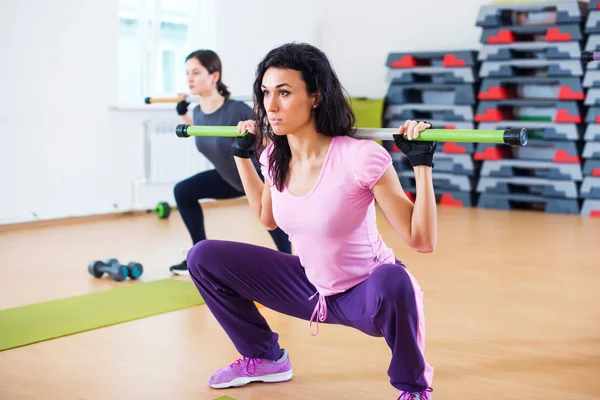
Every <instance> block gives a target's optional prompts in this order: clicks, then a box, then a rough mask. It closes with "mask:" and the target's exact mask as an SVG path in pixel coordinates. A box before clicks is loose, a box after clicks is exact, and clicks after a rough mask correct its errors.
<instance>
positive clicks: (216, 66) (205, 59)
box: [185, 50, 230, 99]
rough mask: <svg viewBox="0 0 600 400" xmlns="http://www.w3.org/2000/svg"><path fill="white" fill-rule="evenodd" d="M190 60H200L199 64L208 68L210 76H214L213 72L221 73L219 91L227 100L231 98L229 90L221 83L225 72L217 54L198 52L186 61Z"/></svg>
mask: <svg viewBox="0 0 600 400" xmlns="http://www.w3.org/2000/svg"><path fill="white" fill-rule="evenodd" d="M190 58H195V59H196V60H198V62H199V63H200V64H202V66H203V67H204V68H206V70H207V71H208V73H209V74H212V73H213V72H218V73H219V81H218V82H217V90H218V91H219V93H220V94H221V96H223V97H225V98H226V99H227V98H229V96H230V93H229V90H227V86H226V85H225V84H224V83H223V82H222V81H221V77H222V76H223V71H222V67H221V59H220V58H219V56H218V55H217V53H215V52H214V51H212V50H196V51H194V52H192V53H190V55H188V56H187V57H186V59H185V61H187V60H189V59H190Z"/></svg>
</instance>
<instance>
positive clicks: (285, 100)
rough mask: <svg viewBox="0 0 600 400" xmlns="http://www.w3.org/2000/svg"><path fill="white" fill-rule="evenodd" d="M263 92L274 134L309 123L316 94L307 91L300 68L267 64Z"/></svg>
mask: <svg viewBox="0 0 600 400" xmlns="http://www.w3.org/2000/svg"><path fill="white" fill-rule="evenodd" d="M262 91H263V95H264V99H263V105H264V107H265V111H266V114H267V118H268V119H269V124H270V125H271V128H272V129H273V132H274V133H275V134H276V135H287V134H290V133H295V132H298V131H300V130H302V129H303V128H304V127H306V126H307V125H309V124H310V123H312V120H313V118H314V113H313V110H314V106H315V97H314V96H310V95H309V94H308V92H307V90H306V83H305V82H304V80H303V79H302V73H301V72H300V71H296V70H293V69H281V68H274V67H270V68H269V69H267V71H266V72H265V74H264V76H263V79H262Z"/></svg>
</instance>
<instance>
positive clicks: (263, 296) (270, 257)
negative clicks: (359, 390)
mask: <svg viewBox="0 0 600 400" xmlns="http://www.w3.org/2000/svg"><path fill="white" fill-rule="evenodd" d="M187 264H188V268H189V271H190V275H191V277H192V279H193V281H194V283H195V284H196V287H197V288H198V291H199V292H200V294H201V296H202V298H203V299H204V301H205V302H206V305H207V306H208V308H209V309H210V311H211V312H212V313H213V315H214V316H215V318H216V319H217V321H218V322H219V324H221V326H222V327H223V329H224V330H225V332H226V333H227V335H229V338H230V339H231V340H232V342H233V344H234V346H235V347H236V349H237V350H238V351H239V352H240V354H241V355H242V356H245V357H252V358H265V359H270V360H276V359H278V358H279V357H280V355H281V349H280V347H279V342H278V339H279V336H278V334H277V333H275V332H273V331H272V330H271V328H270V327H269V325H268V324H267V321H266V320H265V319H264V318H263V316H262V315H261V314H260V312H259V311H258V308H257V307H256V305H255V304H254V301H256V302H258V303H260V304H262V305H264V306H265V307H267V308H270V309H272V310H274V311H277V312H280V313H283V314H286V315H290V316H293V317H297V318H301V319H304V320H307V321H308V320H310V319H311V316H312V314H313V311H314V309H315V306H316V305H317V301H318V296H315V297H314V298H313V299H312V300H309V298H310V297H311V296H313V295H314V294H315V293H316V289H315V287H314V286H313V285H312V284H311V283H310V282H309V281H308V279H307V278H306V274H305V272H304V268H303V267H302V265H301V264H300V261H299V259H298V257H297V256H294V255H290V254H286V253H281V252H278V251H275V250H272V249H268V248H265V247H259V246H255V245H251V244H246V243H237V242H229V241H219V240H203V241H201V242H199V243H197V244H196V245H195V246H194V247H193V248H192V250H190V252H189V253H188V256H187ZM325 299H326V302H327V319H326V320H325V321H324V323H329V324H341V325H346V326H349V327H353V328H355V329H358V330H360V331H362V332H364V333H366V334H367V335H370V336H377V337H384V338H385V340H386V342H387V344H388V345H389V346H390V348H391V350H392V359H391V362H390V365H389V369H388V375H389V377H390V383H391V384H392V386H394V387H395V388H397V389H398V390H404V391H408V392H413V391H421V390H425V389H427V388H428V387H430V384H431V379H432V375H433V368H432V367H431V366H430V365H429V364H428V363H427V362H426V361H425V358H424V348H425V345H424V340H425V337H424V335H425V329H424V317H423V308H422V291H421V289H420V287H419V286H418V284H417V283H416V281H415V280H414V278H413V277H412V276H411V275H410V273H409V272H408V271H407V270H406V268H405V266H404V265H403V264H401V263H400V262H397V263H396V264H384V265H381V266H379V267H378V268H377V269H376V270H375V271H374V272H373V273H372V274H371V275H370V276H369V278H367V279H366V280H365V281H363V282H362V283H360V284H358V285H356V286H355V287H353V288H351V289H349V290H348V291H346V292H344V293H340V294H337V295H333V296H327V297H326V298H325ZM307 335H309V334H308V327H307ZM309 338H310V336H309ZM307 339H308V338H307Z"/></svg>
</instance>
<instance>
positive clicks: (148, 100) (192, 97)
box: [144, 94, 200, 104]
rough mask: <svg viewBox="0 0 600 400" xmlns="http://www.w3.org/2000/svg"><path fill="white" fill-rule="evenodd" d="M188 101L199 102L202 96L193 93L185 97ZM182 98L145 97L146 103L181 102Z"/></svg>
mask: <svg viewBox="0 0 600 400" xmlns="http://www.w3.org/2000/svg"><path fill="white" fill-rule="evenodd" d="M185 100H186V101H187V102H188V103H198V102H199V101H200V96H198V95H195V94H192V95H189V96H187V97H186V98H185ZM180 101H181V99H180V98H179V97H146V98H145V99H144V103H146V104H153V103H179V102H180Z"/></svg>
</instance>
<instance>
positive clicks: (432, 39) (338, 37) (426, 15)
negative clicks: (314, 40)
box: [321, 0, 489, 98]
mask: <svg viewBox="0 0 600 400" xmlns="http://www.w3.org/2000/svg"><path fill="white" fill-rule="evenodd" d="M488 3H489V1H485V0H460V1H444V0H415V1H390V0H350V1H346V0H327V1H325V2H323V4H324V6H325V9H324V12H325V14H326V18H324V20H323V22H324V23H323V24H322V28H321V29H322V32H321V38H322V48H323V50H324V51H325V52H326V54H327V55H328V56H329V58H330V59H331V61H332V63H333V66H334V68H335V69H336V71H337V73H338V76H339V78H340V80H341V81H342V84H343V85H344V87H345V88H346V90H348V92H349V93H350V94H351V95H352V96H355V97H361V96H362V97H375V98H381V97H384V96H385V93H386V91H387V82H386V81H385V77H386V75H387V69H386V66H385V62H386V60H387V56H388V54H389V53H392V52H407V51H436V50H440V51H442V50H478V49H480V48H481V47H480V44H479V38H480V35H481V28H479V27H477V26H475V22H476V21H477V14H478V12H479V7H480V6H481V5H484V4H488Z"/></svg>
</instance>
